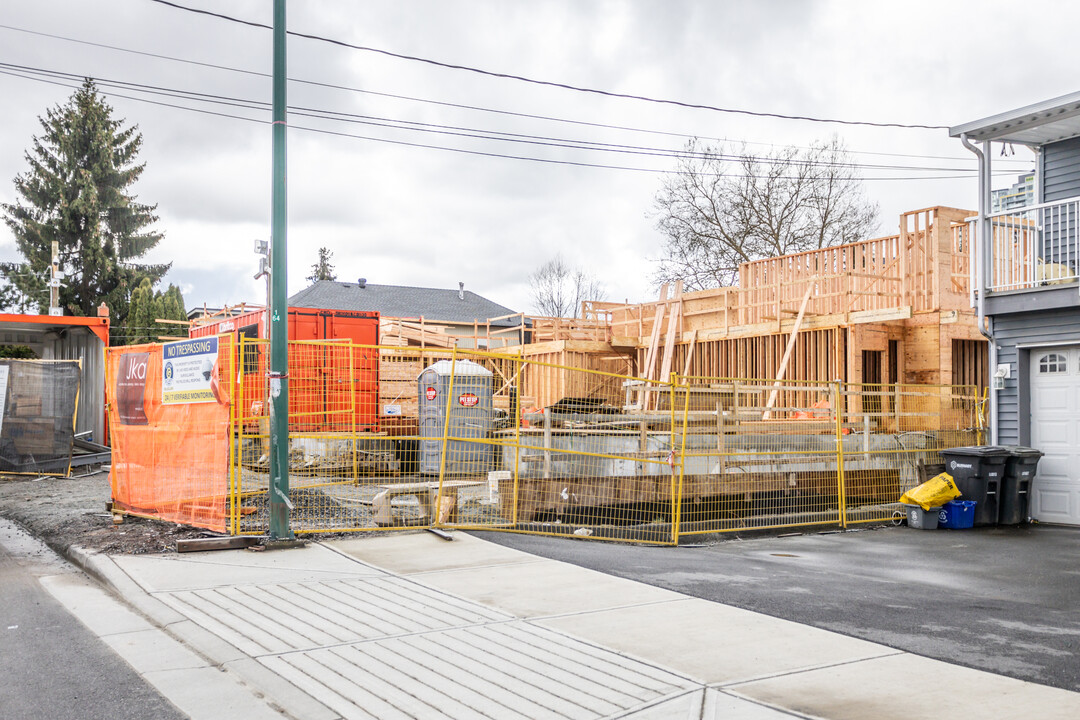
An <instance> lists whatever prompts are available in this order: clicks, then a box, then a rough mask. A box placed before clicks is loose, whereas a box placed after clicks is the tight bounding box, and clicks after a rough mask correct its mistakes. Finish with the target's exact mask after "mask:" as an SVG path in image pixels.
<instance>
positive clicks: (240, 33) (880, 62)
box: [0, 0, 1080, 309]
mask: <svg viewBox="0 0 1080 720" xmlns="http://www.w3.org/2000/svg"><path fill="white" fill-rule="evenodd" d="M189 2H191V4H193V5H199V6H202V7H207V8H209V7H211V6H212V7H213V9H214V10H215V11H220V12H225V13H230V14H234V15H237V16H240V17H245V18H251V19H255V20H259V21H262V22H269V21H270V12H269V6H268V4H267V3H265V2H261V1H258V0H242V1H240V0H238V1H236V2H230V3H209V2H208V1H207V0H189ZM1038 5H1039V3H1034V4H1032V3H1029V4H1028V5H1027V6H1025V7H1026V8H1027V9H1028V10H1030V11H1035V10H1036V7H1034V6H1038ZM1015 7H1016V6H1015V3H1005V2H991V3H987V2H975V1H974V0H972V1H971V2H964V3H952V4H948V3H940V2H934V3H931V2H926V1H924V0H918V1H916V2H909V3H905V4H903V5H894V6H882V5H881V4H879V3H852V2H844V1H843V0H835V1H832V2H825V1H819V2H796V1H794V0H791V1H788V2H760V3H745V2H705V1H704V0H698V1H695V0H676V1H672V2H665V3H654V2H644V1H641V2H597V3H579V2H573V1H572V0H561V1H558V0H552V1H550V2H540V3H528V4H524V3H505V2H497V1H495V0H470V1H469V2H446V1H440V2H436V1H435V0H428V1H427V2H414V3H410V4H408V5H402V4H399V3H364V4H358V3H350V2H344V1H343V0H336V1H330V0H324V1H323V2H308V3H293V4H291V5H290V8H289V22H290V27H291V28H292V29H295V30H297V31H302V32H308V33H316V34H323V35H327V36H332V37H335V38H340V39H342V40H345V41H348V42H352V43H356V44H361V45H369V46H374V47H379V48H385V49H387V50H391V51H394V52H399V53H404V54H413V55H419V56H424V57H429V58H434V59H438V60H443V61H446V62H451V63H460V64H465V65H473V66H476V67H480V68H485V69H490V70H494V71H501V72H507V73H513V74H521V75H527V76H531V77H536V78H542V79H549V80H553V81H559V82H564V83H568V84H573V85H581V86H591V87H599V88H606V89H610V90H613V91H617V92H624V93H633V94H644V95H651V96H655V97H663V98H672V99H678V100H683V101H687V102H698V103H704V104H711V105H717V106H723V107H731V108H744V109H754V110H766V111H772V112H779V113H788V114H799V115H813V116H823V117H841V118H858V119H871V120H881V121H900V122H929V123H931V124H939V123H940V124H947V125H949V124H958V123H960V122H964V121H968V120H971V119H975V118H977V117H981V116H984V115H988V114H991V113H993V112H997V111H1001V110H1004V109H1008V108H1010V107H1015V106H1018V105H1021V104H1024V103H1028V102H1034V101H1037V100H1040V99H1043V98H1047V97H1052V96H1055V95H1060V94H1064V93H1066V92H1070V91H1072V90H1075V89H1076V88H1075V86H1074V82H1075V80H1074V73H1072V71H1071V68H1072V63H1071V62H1069V61H1068V57H1067V56H1065V55H1064V53H1066V52H1068V51H1069V50H1068V49H1069V48H1071V46H1072V44H1073V38H1072V34H1073V31H1072V28H1074V27H1075V26H1076V20H1077V16H1078V15H1080V10H1078V9H1077V8H1074V7H1072V6H1067V5H1060V4H1055V5H1047V6H1046V8H1047V9H1048V10H1049V11H1050V13H1049V15H1048V17H1053V18H1055V19H1054V21H1053V22H1040V23H1038V24H1034V23H1032V24H1027V23H1016V22H1010V21H1009V20H1008V18H1010V17H1012V15H1013V14H1014V12H1015ZM5 23H6V24H9V25H14V26H18V27H23V28H26V29H29V30H34V31H39V32H47V33H53V34H58V35H65V36H70V37H75V38H79V39H83V40H86V41H91V42H96V43H105V44H113V45H118V46H123V47H128V48H132V49H138V50H144V51H148V52H154V53H159V54H165V55H174V56H180V57H185V58H189V59H192V60H197V61H200V62H204V63H213V64H220V65H228V66H237V67H242V68H247V69H251V70H256V71H260V72H265V71H269V69H270V67H271V63H270V50H271V46H270V34H269V32H267V31H265V30H259V29H256V28H248V27H244V26H240V25H235V24H231V23H227V22H224V21H222V20H217V19H214V18H208V17H201V16H197V15H193V14H190V13H185V12H182V11H178V10H173V9H169V8H166V7H162V6H159V5H156V4H153V3H148V2H145V1H144V0H126V1H124V2H115V3H109V4H104V5H103V4H93V5H92V6H91V5H89V4H86V3H81V2H76V0H41V1H40V2H37V3H33V4H18V5H16V6H13V7H10V8H5ZM0 42H2V43H3V45H4V47H5V50H6V52H5V58H4V59H5V60H6V61H7V62H13V63H19V64H24V65H31V66H37V67H46V68H51V69H57V70H63V71H69V72H76V73H85V74H91V75H94V76H95V77H99V78H111V79H117V80H125V81H131V82H139V83H146V84H153V85H160V86H163V87H175V88H185V89H190V90H197V91H199V92H205V93H210V94H215V95H221V96H227V97H238V98H255V99H261V100H267V101H268V100H269V99H270V82H269V80H268V79H266V78H259V77H251V76H248V75H241V74H236V73H230V72H227V71H223V70H219V69H213V68H207V67H199V66H194V65H190V64H182V63H177V62H173V61H169V60H163V59H153V58H148V57H145V56H139V55H132V54H126V53H121V52H116V51H112V50H108V49H104V48H100V47H91V46H88V45H79V44H74V43H70V42H64V41H61V40H56V39H50V38H44V37H41V36H34V35H27V34H25V33H18V32H14V31H11V30H3V29H0ZM289 48H290V57H289V62H290V65H289V73H290V75H291V76H293V77H299V78H306V79H310V80H315V81H319V82H324V83H330V84H339V85H345V86H349V87H356V88H362V89H365V90H371V91H376V92H382V93H393V94H399V95H408V96H415V97H421V98H427V99H432V100H439V101H443V102H449V103H458V104H462V105H472V106H481V107H490V108H501V109H506V110H510V111H513V112H517V113H523V114H534V115H550V116H556V117H562V118H573V119H579V120H583V121H588V122H593V123H600V124H608V125H622V126H632V127H642V128H652V129H656V130H662V131H665V132H669V133H689V134H696V135H700V136H703V137H720V138H729V139H732V140H748V141H752V142H760V143H777V144H785V143H793V144H806V143H808V142H811V141H813V140H815V139H820V138H826V137H828V136H831V135H832V134H833V133H837V134H839V135H840V136H841V137H843V138H844V139H845V140H846V141H847V144H848V146H849V147H850V148H852V149H854V150H867V151H874V152H879V153H897V154H909V155H935V156H947V157H951V158H956V159H954V160H923V161H917V160H915V159H912V158H910V157H891V156H887V155H880V156H875V155H865V156H859V159H860V160H861V161H863V162H868V163H870V162H872V163H876V164H881V165H910V164H912V163H915V162H923V163H925V164H927V165H930V166H951V167H956V166H964V167H970V168H972V169H974V161H973V160H971V159H969V157H968V154H967V153H966V152H964V151H963V149H962V148H961V147H960V145H959V143H957V142H956V141H954V140H951V139H949V138H948V137H947V136H946V133H945V132H944V131H913V130H879V129H870V128H855V127H844V126H836V125H816V124H809V123H798V122H791V121H782V120H775V119H766V118H750V117H746V116H742V115H731V114H722V113H714V112H707V111H703V110H691V109H685V108H677V107H672V106H663V105H655V104H648V103H642V102H637V101H632V100H625V99H613V98H602V97H598V96H594V95H587V94H581V93H574V92H570V91H567V90H561V89H555V88H548V87H540V86H535V85H527V84H523V83H519V82H515V81H512V80H507V79H495V78H488V77H482V76H479V75H476V74H473V73H467V72H462V71H454V70H448V69H444V68H436V67H432V66H430V65H425V64H422V63H416V62H409V61H405V60H399V59H394V58H388V57H385V56H381V55H378V54H374V53H367V52H359V51H355V50H348V49H345V48H340V47H333V46H329V45H326V44H323V43H317V42H314V41H311V40H305V39H300V38H292V39H290V41H289ZM0 92H3V93H4V96H5V98H6V103H5V105H6V108H7V109H6V111H5V113H4V114H3V116H2V117H0V137H3V138H4V142H3V143H0V200H2V201H4V202H10V201H12V200H13V199H14V193H13V188H12V186H11V183H10V181H11V179H12V178H14V177H15V175H16V174H17V173H19V172H21V171H23V170H24V169H25V162H24V161H23V159H22V152H23V149H24V148H25V147H26V146H28V145H29V142H30V137H31V135H33V134H34V133H35V132H37V131H38V125H37V119H36V118H37V116H38V115H39V114H41V113H42V112H43V111H44V110H45V108H46V107H49V106H51V105H54V104H56V103H58V102H61V101H63V100H64V98H66V96H67V95H68V94H69V93H70V91H69V90H66V89H64V88H58V87H55V86H51V85H45V84H40V83H37V82H32V81H29V80H25V79H20V78H14V77H11V76H7V75H0ZM289 93H290V101H291V102H292V103H293V104H295V105H303V106H308V107H317V108H323V109H329V110H336V111H341V112H351V113H357V114H364V115H371V116H379V117H392V118H398V119H403V120H410V121H416V122H425V123H433V124H441V125H458V126H464V127H471V128H482V129H485V130H487V131H501V132H510V133H522V134H532V135H543V136H550V137H560V138H571V139H575V140H591V141H596V142H605V143H615V144H625V145H640V146H655V147H666V148H672V149H674V148H679V147H681V145H682V143H683V140H682V139H681V138H679V137H676V136H661V135H650V134H643V133H634V132H628V131H617V130H612V129H605V128H587V127H582V126H576V125H569V124H565V123H550V122H543V121H540V120H535V119H529V118H524V117H512V116H507V115H496V114H490V113H481V112H476V111H472V110H466V109H460V108H449V107H445V106H439V105H433V104H421V103H416V102H412V101H407V100H401V99H392V98H387V97H380V96H378V95H372V94H362V93H356V92H350V91H346V90H335V89H328V88H320V87H312V86H308V85H300V84H295V83H294V84H291V85H290V88H289ZM124 94H133V93H124ZM157 101H159V102H170V103H174V104H184V105H192V106H194V105H195V103H192V102H190V101H187V100H183V101H176V100H170V99H168V98H160V97H159V98H157ZM111 102H112V103H113V104H114V106H115V107H116V110H117V115H118V116H120V117H124V118H126V119H127V120H128V121H129V122H134V123H137V124H138V125H139V126H140V129H141V130H142V132H143V134H144V138H145V145H144V149H143V153H142V159H143V160H145V161H146V163H147V170H146V173H145V175H144V178H143V180H142V181H141V182H140V184H139V186H138V187H137V192H138V193H139V196H140V199H141V200H143V201H144V202H150V203H157V204H158V206H159V214H160V215H161V222H160V224H159V226H160V229H161V230H163V231H164V232H165V234H166V238H165V240H164V241H163V242H162V243H161V245H160V246H159V248H157V249H156V250H155V251H154V252H153V254H152V257H151V258H150V259H152V260H156V261H169V260H171V261H173V263H174V264H173V268H172V270H171V272H170V273H169V276H168V277H167V278H166V280H167V281H171V282H174V283H179V284H181V286H182V287H183V288H184V295H185V299H186V300H187V301H188V303H189V305H196V304H200V305H201V304H202V303H203V302H206V303H207V304H209V305H220V304H222V303H224V302H239V301H242V300H247V301H260V300H261V299H262V291H263V285H262V283H261V281H260V282H256V281H254V280H252V279H251V275H252V274H253V272H254V269H255V256H254V255H253V254H252V252H251V240H252V239H253V238H255V237H261V238H266V237H268V235H269V232H270V227H269V226H270V198H269V195H270V136H271V135H270V129H269V127H268V126H266V125H257V124H251V123H246V122H241V121H238V120H232V119H228V118H221V117H215V116H212V115H207V114H200V113H195V112H189V111H184V110H178V109H174V108H168V107H161V106H158V105H151V104H146V103H143V102H137V101H134V100H129V99H125V98H120V97H115V96H114V97H113V98H112V99H111ZM199 107H201V108H204V109H207V110H212V111H214V112H225V113H241V114H245V115H249V116H256V115H259V113H256V112H253V111H241V110H238V109H236V108H228V107H220V106H213V105H199ZM290 122H291V123H292V124H293V125H297V126H299V125H306V126H312V127H320V128H326V129H334V130H337V131H340V132H345V133H352V134H357V135H364V136H369V137H377V138H385V139H391V140H401V141H406V142H412V143H420V144H428V145H442V146H450V147H457V148H466V149H472V150H477V151H481V152H490V153H502V154H509V155H527V156H532V157H539V158H547V159H552V160H563V161H575V162H593V163H600V164H613V165H624V166H632V167H649V168H657V169H659V168H668V167H670V166H671V165H672V163H671V161H670V160H665V159H660V158H653V157H649V156H640V155H626V154H616V153H610V154H609V153H586V152H583V151H579V150H565V149H558V148H552V147H545V146H541V145H531V146H529V145H519V144H512V143H504V142H495V141H490V140H469V139H465V138H461V137H455V136H451V135H437V134H426V133H424V134H421V133H415V132H409V131H401V130H390V129H386V128H378V127H371V126H365V125H358V124H346V123H331V122H328V121H323V120H312V119H309V118H302V117H299V116H296V115H294V116H292V117H291V118H290ZM289 143H290V144H289V217H290V226H289V257H290V267H289V287H290V291H293V292H295V291H296V290H299V289H300V288H302V287H303V286H304V285H305V284H306V283H305V281H304V279H303V278H304V276H305V275H306V274H307V273H308V271H309V269H310V266H311V264H312V263H313V262H314V261H315V256H316V252H317V250H318V248H319V247H321V246H326V247H329V248H330V249H331V250H332V251H333V252H334V261H335V264H336V265H337V270H338V274H339V276H340V277H341V278H342V279H347V280H355V279H356V278H357V277H360V276H365V277H367V278H368V279H369V281H371V282H375V283H401V284H413V285H433V286H441V287H456V283H457V282H458V281H459V280H460V281H464V282H465V283H466V285H467V287H469V288H470V289H473V290H475V291H477V292H480V293H481V294H484V295H486V296H488V297H490V298H491V299H493V300H495V301H497V302H499V303H501V304H504V305H508V306H510V307H514V308H516V309H528V308H529V305H530V299H529V290H528V282H527V278H528V274H529V273H530V272H531V271H532V270H533V269H534V268H535V267H536V266H537V265H539V264H540V263H542V262H544V261H545V260H547V259H548V258H550V257H551V256H553V255H554V254H556V253H559V252H561V253H562V254H563V255H564V256H565V257H566V258H567V259H569V260H571V261H572V262H575V263H578V264H580V265H582V266H585V267H587V268H589V269H590V270H592V271H593V272H595V274H596V275H597V276H599V278H600V279H601V281H602V282H603V283H604V284H605V285H606V286H607V288H608V289H609V293H610V295H611V297H612V298H614V299H620V300H621V299H624V298H629V299H630V300H640V299H645V298H647V297H649V296H651V295H652V294H653V292H654V291H653V290H652V289H651V283H650V275H651V273H652V265H651V263H650V262H649V260H650V259H651V258H654V257H655V256H656V254H657V248H658V245H659V238H658V236H657V233H656V231H655V230H654V228H653V220H652V219H651V218H649V217H648V215H647V214H648V211H649V207H650V205H651V202H652V198H653V195H654V193H655V191H656V189H657V188H658V187H659V184H660V176H658V175H655V174H647V173H634V172H629V171H617V170H603V169H593V168H583V167H574V166H569V165H554V164H550V165H549V164H542V163H534V162H523V161H516V160H508V159H502V158H493V157H481V156H475V155H464V154H460V153H453V152H447V151H441V150H432V149H423V148H415V147H406V146H401V145H393V144H388V143H383V142H375V141H372V140H360V139H355V138H348V137H335V136H332V135H324V134H315V133H308V132H302V131H300V130H293V131H292V132H291V133H290V140H289ZM1011 167H1015V168H1016V170H1017V171H1018V172H1019V171H1022V170H1023V169H1025V168H1024V166H1023V164H1022V163H1013V164H1012V165H1011ZM864 174H865V175H866V176H868V177H894V176H900V175H903V174H905V173H903V172H902V171H897V170H890V169H867V170H865V171H864ZM925 174H927V175H936V174H941V173H940V172H929V171H928V172H927V173H925ZM1003 182H1004V180H1003ZM867 188H868V192H869V193H870V195H871V197H872V199H874V200H875V201H877V202H878V203H879V204H880V205H881V210H882V233H883V234H886V233H891V232H894V231H895V225H896V218H897V216H898V214H899V213H900V212H901V211H903V210H907V209H915V208H920V207H927V206H931V205H937V204H942V205H953V206H968V207H971V206H973V205H974V204H975V194H976V188H975V180H974V178H973V177H972V178H969V179H966V180H949V181H944V180H926V181H922V182H913V181H880V180H875V181H871V182H868V184H867ZM14 256H15V250H14V245H13V242H12V238H11V236H10V232H9V231H8V230H7V229H6V228H0V259H10V258H12V257H14Z"/></svg>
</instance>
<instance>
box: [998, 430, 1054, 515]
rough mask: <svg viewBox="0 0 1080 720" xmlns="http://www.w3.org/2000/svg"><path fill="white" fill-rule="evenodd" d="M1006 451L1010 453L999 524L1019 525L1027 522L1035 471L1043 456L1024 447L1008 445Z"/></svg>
mask: <svg viewBox="0 0 1080 720" xmlns="http://www.w3.org/2000/svg"><path fill="white" fill-rule="evenodd" d="M1005 449H1006V450H1008V451H1009V457H1008V459H1007V460H1006V461H1005V475H1004V476H1003V477H1002V479H1001V492H1000V494H999V495H998V498H999V499H998V524H999V525H1019V524H1020V523H1023V522H1027V519H1028V507H1029V505H1028V503H1029V502H1030V499H1031V481H1032V480H1034V479H1035V470H1036V469H1038V467H1039V458H1041V457H1042V456H1043V454H1042V453H1041V452H1039V451H1038V450H1036V449H1035V448H1030V447H1025V446H1023V445H1006V446H1005Z"/></svg>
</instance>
